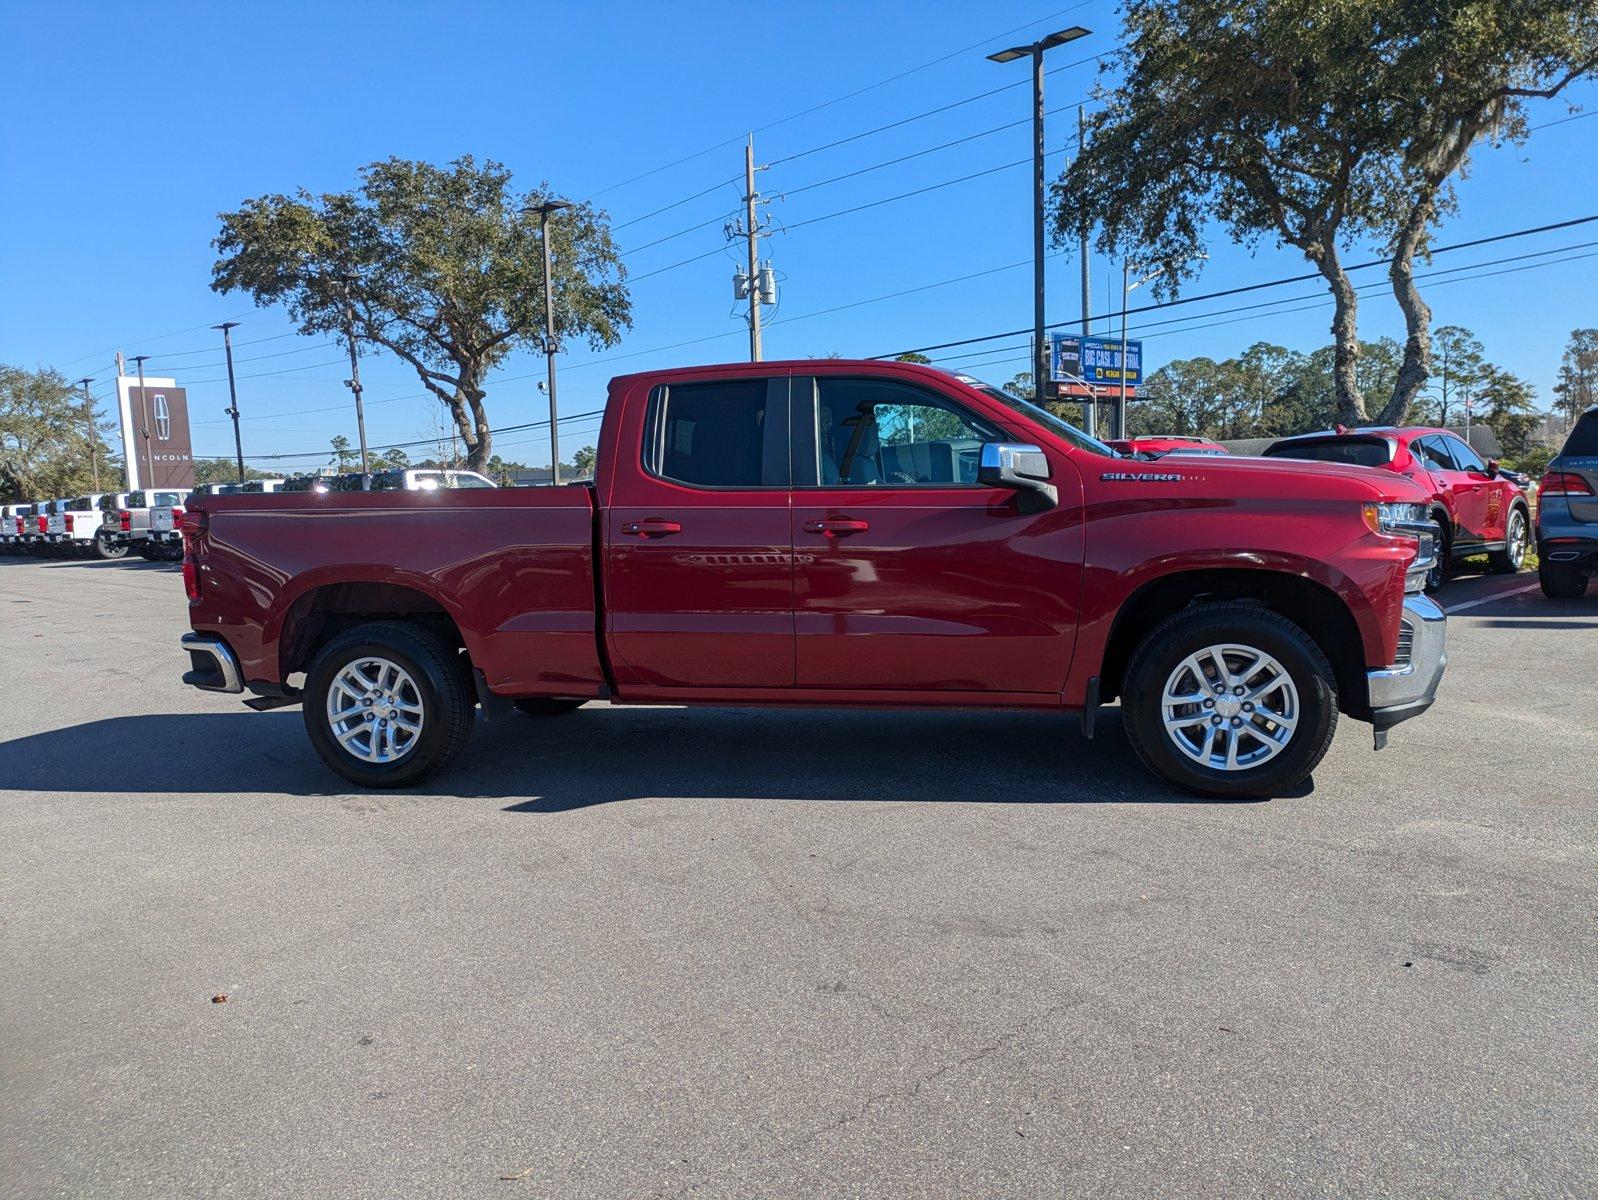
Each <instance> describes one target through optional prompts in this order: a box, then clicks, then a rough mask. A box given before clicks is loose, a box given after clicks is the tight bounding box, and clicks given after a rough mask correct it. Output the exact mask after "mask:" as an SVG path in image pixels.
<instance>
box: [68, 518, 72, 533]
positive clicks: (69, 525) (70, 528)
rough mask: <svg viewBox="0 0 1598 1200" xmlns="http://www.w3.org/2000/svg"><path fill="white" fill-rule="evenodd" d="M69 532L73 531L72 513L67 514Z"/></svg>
mask: <svg viewBox="0 0 1598 1200" xmlns="http://www.w3.org/2000/svg"><path fill="white" fill-rule="evenodd" d="M67 532H68V533H71V532H72V514H71V513H68V514H67Z"/></svg>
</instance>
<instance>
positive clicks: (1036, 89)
mask: <svg viewBox="0 0 1598 1200" xmlns="http://www.w3.org/2000/svg"><path fill="white" fill-rule="evenodd" d="M1089 32H1091V31H1090V30H1087V29H1084V28H1082V26H1080V25H1073V26H1071V28H1069V29H1062V30H1060V31H1059V32H1057V33H1051V34H1049V35H1048V36H1047V37H1045V38H1041V39H1039V40H1038V41H1035V42H1033V43H1031V44H1030V45H1026V46H1011V47H1010V48H1009V49H1008V50H1000V51H999V52H998V53H997V54H990V55H988V60H989V61H990V62H997V63H1006V62H1014V61H1015V60H1016V59H1018V58H1026V57H1029V56H1030V57H1031V59H1032V399H1033V400H1034V401H1035V402H1036V403H1038V404H1042V403H1043V377H1044V375H1045V374H1046V373H1047V371H1046V366H1047V362H1048V356H1047V354H1046V353H1045V351H1044V341H1043V339H1044V330H1043V323H1044V316H1043V296H1044V286H1043V247H1044V241H1045V239H1044V228H1043V227H1044V213H1043V207H1044V206H1043V197H1044V186H1045V185H1044V179H1043V52H1044V51H1045V50H1052V49H1054V47H1056V46H1063V45H1065V44H1066V43H1067V42H1074V41H1076V40H1077V38H1082V37H1087V35H1088V33H1089Z"/></svg>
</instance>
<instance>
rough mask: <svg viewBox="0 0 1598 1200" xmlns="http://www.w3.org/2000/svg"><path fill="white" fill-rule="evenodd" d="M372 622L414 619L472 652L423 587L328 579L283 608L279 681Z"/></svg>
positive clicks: (443, 608)
mask: <svg viewBox="0 0 1598 1200" xmlns="http://www.w3.org/2000/svg"><path fill="white" fill-rule="evenodd" d="M372 621H412V622H414V623H416V624H418V625H421V626H423V627H425V628H427V629H428V630H430V631H431V632H432V633H434V634H435V635H437V636H438V637H439V638H441V639H442V640H443V641H444V643H445V644H446V645H448V646H450V647H452V648H453V649H455V650H456V651H460V650H462V649H466V650H467V651H468V653H469V652H470V650H469V647H468V644H467V640H466V637H465V635H464V634H463V633H462V631H461V626H460V623H459V622H458V621H457V620H456V618H455V616H454V614H453V613H452V612H450V610H449V608H448V607H447V606H446V605H445V604H444V603H443V602H442V601H441V600H440V599H439V598H438V597H436V596H433V595H431V594H429V593H428V592H427V591H425V590H423V589H422V588H419V587H415V586H412V585H410V584H409V583H395V582H391V581H386V580H382V581H380V580H361V579H345V580H334V581H326V582H321V583H317V584H313V585H312V586H309V587H307V588H305V589H304V590H303V591H302V592H300V593H299V594H298V595H297V596H295V598H294V599H293V601H292V602H290V603H289V604H288V606H287V607H286V608H285V609H284V610H283V616H282V621H281V624H280V627H279V630H278V638H277V646H278V667H279V671H280V674H279V676H278V678H279V679H281V680H284V681H285V682H286V681H287V680H288V677H289V676H290V675H292V674H294V673H295V672H298V671H305V670H308V669H309V667H310V664H311V663H312V662H313V661H314V660H315V658H316V655H317V653H318V652H319V651H320V650H321V648H322V647H323V646H325V645H327V643H328V642H330V641H332V640H333V639H334V638H336V637H337V636H339V634H341V633H343V632H344V631H345V630H348V629H353V628H355V627H356V626H357V625H364V624H367V623H368V622H372Z"/></svg>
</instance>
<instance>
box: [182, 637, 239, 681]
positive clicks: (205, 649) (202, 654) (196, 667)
mask: <svg viewBox="0 0 1598 1200" xmlns="http://www.w3.org/2000/svg"><path fill="white" fill-rule="evenodd" d="M179 640H180V642H181V643H182V646H183V648H184V649H185V650H187V651H188V652H189V670H187V671H185V672H183V682H184V683H186V684H188V685H189V686H190V687H197V688H199V689H200V690H201V691H202V692H242V691H243V690H244V677H243V676H242V675H241V674H240V672H239V660H238V658H237V657H236V656H235V655H234V653H233V651H232V649H231V648H229V646H228V644H227V643H226V642H224V641H223V640H222V639H221V638H219V637H217V636H216V634H214V633H185V634H184V635H183V637H182V638H181V639H179Z"/></svg>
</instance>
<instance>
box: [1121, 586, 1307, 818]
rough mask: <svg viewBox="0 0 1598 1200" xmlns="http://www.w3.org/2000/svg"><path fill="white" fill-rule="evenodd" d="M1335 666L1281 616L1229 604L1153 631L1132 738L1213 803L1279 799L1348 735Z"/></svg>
mask: <svg viewBox="0 0 1598 1200" xmlns="http://www.w3.org/2000/svg"><path fill="white" fill-rule="evenodd" d="M1333 678H1334V677H1333V674H1332V667H1331V664H1330V663H1328V662H1327V661H1326V655H1325V654H1323V653H1322V652H1321V649H1320V647H1319V646H1317V645H1316V644H1315V642H1314V640H1313V639H1312V638H1311V637H1310V636H1309V635H1308V634H1307V633H1305V632H1304V631H1303V630H1302V629H1300V628H1299V627H1298V626H1297V625H1295V624H1293V622H1291V621H1289V620H1288V619H1287V618H1286V617H1283V616H1282V615H1280V614H1279V613H1274V612H1271V611H1270V610H1269V609H1264V608H1259V607H1257V606H1256V605H1252V604H1244V603H1227V604H1213V605H1206V606H1202V607H1199V608H1191V609H1187V610H1184V611H1183V612H1179V613H1176V614H1174V615H1173V616H1170V617H1167V618H1166V619H1165V620H1164V621H1162V622H1160V623H1159V624H1158V625H1156V626H1155V627H1154V629H1153V630H1152V631H1151V632H1150V633H1149V635H1148V636H1147V637H1146V638H1144V639H1143V642H1142V644H1140V645H1139V646H1138V648H1137V649H1136V651H1134V652H1133V654H1132V660H1131V662H1130V663H1128V664H1127V669H1126V680H1125V684H1124V686H1123V687H1122V701H1121V704H1122V708H1123V710H1124V715H1125V720H1124V721H1123V725H1124V727H1125V729H1126V736H1127V740H1128V741H1130V742H1131V743H1132V749H1134V750H1135V751H1137V755H1138V757H1139V758H1141V759H1142V760H1143V763H1144V765H1145V766H1147V767H1148V768H1149V770H1151V771H1153V772H1154V773H1155V774H1156V775H1158V776H1159V777H1160V778H1161V779H1164V780H1166V781H1167V782H1168V783H1173V784H1175V785H1176V786H1177V787H1180V788H1183V789H1185V790H1187V791H1190V792H1196V793H1198V794H1199V795H1202V796H1217V797H1225V798H1245V797H1264V796H1274V795H1280V794H1281V793H1282V792H1284V791H1286V790H1288V789H1290V788H1292V787H1294V786H1296V785H1297V784H1299V783H1301V782H1302V781H1303V780H1304V779H1306V778H1307V777H1308V776H1309V774H1310V772H1311V771H1313V770H1314V769H1315V767H1316V766H1317V764H1319V763H1320V761H1321V759H1322V758H1323V757H1324V756H1325V754H1326V751H1327V748H1328V747H1330V746H1331V744H1332V735H1333V734H1334V733H1335V732H1336V730H1337V689H1336V686H1335V684H1334V682H1333Z"/></svg>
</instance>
